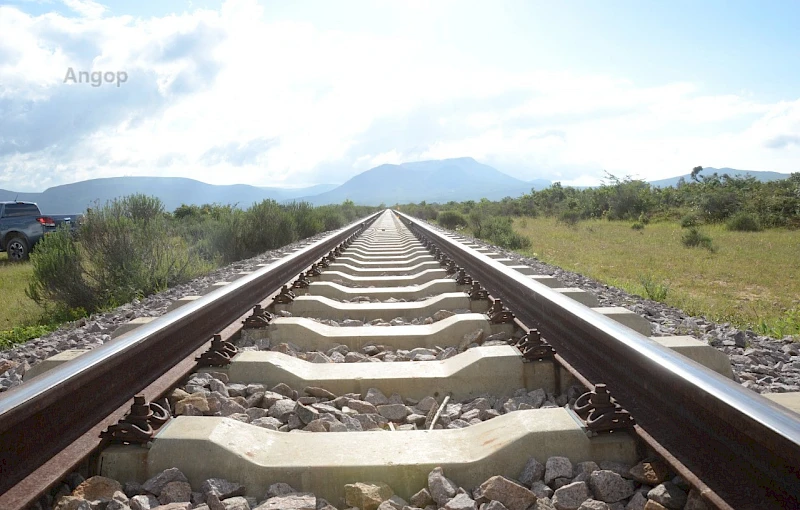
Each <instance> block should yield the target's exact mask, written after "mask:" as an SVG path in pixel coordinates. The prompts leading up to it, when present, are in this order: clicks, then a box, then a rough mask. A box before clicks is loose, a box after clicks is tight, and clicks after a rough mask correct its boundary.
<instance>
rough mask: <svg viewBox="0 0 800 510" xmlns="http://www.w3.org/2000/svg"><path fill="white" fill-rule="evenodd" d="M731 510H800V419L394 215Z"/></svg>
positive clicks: (417, 223) (407, 218)
mask: <svg viewBox="0 0 800 510" xmlns="http://www.w3.org/2000/svg"><path fill="white" fill-rule="evenodd" d="M397 214H398V215H399V216H400V217H401V218H403V219H404V221H405V222H406V224H407V225H409V227H410V228H411V229H412V231H414V232H416V233H418V234H419V235H421V236H422V237H425V238H427V239H428V240H429V241H431V242H432V243H433V244H434V245H435V246H436V247H438V248H439V249H440V250H441V251H442V252H443V253H445V254H446V255H447V256H448V257H450V258H451V259H452V260H454V261H455V262H456V263H457V264H458V265H460V266H461V267H463V268H464V269H465V270H466V271H467V272H468V273H469V274H470V275H471V276H472V277H473V278H474V279H475V280H478V281H479V282H480V283H481V284H482V285H483V287H485V288H486V289H487V290H488V291H489V292H491V294H492V295H494V296H497V297H498V298H500V299H502V301H503V303H504V304H505V305H506V306H507V307H508V308H509V309H510V310H512V311H513V312H514V314H516V315H517V317H519V318H520V320H521V321H522V322H523V323H525V324H527V325H529V326H531V327H536V328H537V329H538V330H539V331H540V332H541V333H542V335H543V337H544V338H545V339H546V340H547V341H548V342H549V343H550V344H551V345H552V346H553V347H554V348H555V350H556V352H557V353H558V355H559V356H561V357H562V358H563V359H565V360H566V361H567V362H568V363H569V364H571V365H572V366H573V367H575V369H577V370H578V371H579V372H580V373H581V374H582V375H583V376H584V378H585V379H586V380H588V381H591V382H592V383H593V384H597V383H600V382H603V383H605V384H606V385H607V386H608V388H609V390H610V391H611V394H612V396H613V397H615V398H616V399H617V400H618V401H619V402H620V403H621V404H622V406H623V407H624V408H625V409H627V410H628V411H629V412H630V413H631V414H632V415H633V417H634V418H635V419H636V422H637V424H638V427H639V428H641V430H644V431H645V432H646V433H647V434H649V435H651V436H652V437H653V438H655V439H656V440H657V441H658V443H659V444H661V445H663V446H664V447H665V448H666V449H667V450H668V451H669V452H670V453H671V454H672V455H673V456H674V457H675V458H676V459H677V460H678V461H679V462H681V463H682V464H684V465H685V466H686V467H688V468H689V470H690V471H691V472H692V473H694V474H696V475H697V476H698V477H699V479H700V480H702V481H703V482H704V483H705V484H707V485H708V487H709V488H710V489H711V490H712V491H713V492H714V493H716V495H718V496H719V497H720V498H722V501H724V502H725V503H727V504H728V505H730V506H731V507H733V508H737V509H748V508H754V509H755V508H758V509H766V508H797V507H800V506H799V505H798V501H800V419H798V415H797V414H795V413H793V412H791V411H789V410H787V409H786V408H784V407H782V406H779V405H777V404H775V403H773V402H771V401H770V400H768V399H766V398H764V397H762V396H761V395H759V394H757V393H754V392H752V391H750V390H747V389H745V388H743V387H742V386H741V385H739V384H737V383H735V382H733V381H731V380H729V379H727V378H725V377H723V376H721V375H719V374H717V373H715V372H713V371H711V370H708V369H706V368H705V367H703V366H701V365H699V364H697V363H695V362H693V361H691V360H689V359H688V358H685V357H683V356H681V355H679V354H677V353H675V352H673V351H671V350H670V349H667V348H665V347H662V346H660V345H659V344H657V343H656V342H654V341H652V340H650V339H649V338H647V337H645V336H643V335H641V334H639V333H637V332H635V331H633V330H632V329H630V328H627V327H625V326H623V325H621V324H619V323H617V322H615V321H613V320H611V319H609V318H607V317H605V316H603V315H601V314H599V313H597V312H595V311H593V310H591V309H590V308H588V307H586V306H584V305H582V304H580V303H578V302H577V301H574V300H572V299H570V298H568V297H565V296H563V295H562V294H560V293H558V292H556V291H553V290H552V289H550V288H548V287H546V286H544V285H542V284H540V283H538V282H535V281H533V280H532V279H530V278H529V277H527V276H525V275H523V274H521V273H519V272H517V271H515V270H513V269H510V268H508V267H506V266H505V265H503V264H501V263H499V262H496V261H494V260H493V259H491V258H490V257H487V256H486V255H483V254H481V253H479V252H477V251H476V250H473V249H471V248H468V247H466V246H465V245H463V244H461V243H459V242H457V241H455V240H453V239H451V238H449V237H448V236H446V235H444V234H442V233H440V232H439V231H437V230H435V229H434V228H432V227H430V226H429V225H427V224H425V223H423V222H421V221H419V220H417V219H414V218H411V217H410V216H408V215H405V214H403V213H399V212H397Z"/></svg>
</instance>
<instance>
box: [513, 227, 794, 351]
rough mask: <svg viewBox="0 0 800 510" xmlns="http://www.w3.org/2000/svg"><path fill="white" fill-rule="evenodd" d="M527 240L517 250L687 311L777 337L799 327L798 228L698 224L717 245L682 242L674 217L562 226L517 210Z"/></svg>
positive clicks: (790, 333) (680, 230)
mask: <svg viewBox="0 0 800 510" xmlns="http://www.w3.org/2000/svg"><path fill="white" fill-rule="evenodd" d="M514 227H515V229H516V230H517V231H518V232H520V233H521V234H523V235H525V236H526V237H528V238H529V239H530V240H531V242H532V246H531V248H529V249H527V250H522V251H521V253H525V254H528V255H531V254H533V255H535V256H536V257H538V258H539V259H540V260H542V261H544V262H547V263H550V264H553V265H557V266H559V267H563V268H565V269H569V270H571V271H575V272H576V273H580V274H584V275H586V276H589V277H591V278H594V279H596V280H598V281H601V282H603V283H606V284H609V285H614V286H617V287H620V288H622V289H624V290H626V291H628V292H631V293H634V294H638V295H641V296H645V297H648V296H651V297H652V298H658V299H657V300H660V301H663V302H665V303H666V304H668V305H670V306H675V307H678V308H681V309H683V310H684V311H686V312H687V313H689V314H691V315H705V316H707V317H708V318H710V319H712V320H715V321H718V322H730V323H732V324H734V325H736V326H737V327H740V328H751V329H753V330H754V331H756V332H758V333H761V334H766V335H770V336H774V337H778V338H780V337H782V336H785V335H798V334H800V278H798V277H796V276H795V275H796V274H797V271H798V267H800V236H798V233H797V232H795V231H789V230H784V229H770V230H765V231H761V232H737V231H731V230H728V229H727V228H725V226H724V225H708V226H704V227H703V228H702V230H703V233H704V234H706V235H708V236H709V237H710V238H711V239H712V240H713V243H714V247H715V251H714V252H711V251H708V250H697V249H691V248H686V247H684V246H683V244H682V242H681V236H682V234H683V233H684V232H685V229H681V226H680V223H679V222H662V223H650V224H649V225H647V228H645V229H643V230H632V229H631V224H630V223H628V222H616V221H604V220H589V221H581V222H579V223H577V224H576V225H574V226H567V225H565V224H564V223H563V222H558V221H557V220H556V219H554V218H517V219H516V220H515V222H514Z"/></svg>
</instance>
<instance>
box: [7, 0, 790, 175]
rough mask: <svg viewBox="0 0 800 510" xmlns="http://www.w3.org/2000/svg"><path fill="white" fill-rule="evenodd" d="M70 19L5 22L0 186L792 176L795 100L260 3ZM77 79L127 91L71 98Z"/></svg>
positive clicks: (100, 90)
mask: <svg viewBox="0 0 800 510" xmlns="http://www.w3.org/2000/svg"><path fill="white" fill-rule="evenodd" d="M65 4H67V5H68V6H69V7H70V8H71V9H72V10H74V11H75V12H77V13H79V14H80V15H81V17H75V18H71V17H64V16H61V15H58V14H54V13H51V14H47V15H42V16H31V15H28V14H25V13H23V12H21V11H20V10H18V9H15V8H12V7H0V32H2V33H4V34H6V35H8V36H7V37H4V38H3V39H2V40H0V113H2V117H0V187H3V188H12V189H31V188H37V189H38V188H41V187H42V186H43V183H47V184H49V185H53V184H58V183H61V182H69V181H73V180H76V179H83V178H90V177H104V176H113V175H176V176H186V177H192V178H196V179H200V180H203V181H206V182H212V183H232V182H245V183H251V184H256V185H295V186H297V185H305V184H314V183H321V182H331V181H334V182H336V181H339V182H340V181H343V180H344V179H346V178H348V177H350V176H352V175H353V174H355V173H356V172H358V171H363V170H364V169H367V168H370V167H372V166H376V165H379V164H383V163H400V162H402V161H413V160H422V159H430V158H444V157H460V156H472V157H475V158H476V159H479V160H481V161H485V162H488V163H490V164H493V165H494V166H496V167H498V168H499V169H501V170H506V171H509V172H510V173H513V174H515V175H516V176H518V177H521V178H525V179H532V178H535V177H545V178H552V179H560V180H564V181H570V180H575V182H586V181H587V179H592V178H601V177H602V176H603V170H608V171H610V172H612V173H615V174H617V175H626V174H631V175H639V176H641V177H646V178H659V177H665V176H669V175H675V174H678V173H684V172H688V171H689V170H690V169H691V168H692V167H693V166H696V165H698V164H700V165H703V166H733V167H739V168H747V169H762V170H778V171H785V172H788V171H796V170H797V167H796V161H798V156H800V153H798V151H800V142H798V140H800V100H798V101H795V102H786V103H777V104H765V103H760V102H757V101H754V100H752V99H751V98H749V97H747V96H745V95H732V94H724V95H715V94H713V93H712V92H710V91H707V90H703V89H701V88H700V87H699V86H698V85H696V84H693V83H684V82H679V83H665V84H662V85H659V86H641V85H638V84H636V83H633V82H631V81H630V80H627V79H625V77H615V76H602V75H590V74H585V73H579V72H552V71H547V70H537V69H528V68H525V67H524V66H522V65H520V68H519V69H514V70H508V69H505V70H503V69H496V68H494V67H493V66H492V65H491V62H473V63H472V64H471V65H464V63H463V62H464V59H463V55H460V54H459V53H458V51H457V49H455V48H454V47H451V46H447V47H443V46H437V45H435V44H434V43H435V41H431V40H429V39H426V38H424V37H418V34H415V33H409V34H408V35H407V36H403V37H400V36H394V35H374V34H367V33H344V32H338V31H329V30H322V29H320V28H319V27H316V26H314V25H312V24H310V23H303V22H296V21H286V20H276V19H273V18H272V17H269V16H267V15H266V14H265V12H264V8H263V7H262V6H261V5H260V4H258V3H257V2H255V1H253V0H229V1H227V2H225V3H224V4H223V6H222V8H221V9H220V10H217V11H214V10H195V11H193V12H190V13H184V14H181V15H170V16H166V17H162V18H147V19H143V18H132V17H129V16H116V17H112V16H107V15H106V11H105V8H104V7H103V6H102V5H100V4H97V3H94V2H90V1H80V0H66V1H65ZM426 5H427V4H426V3H419V4H418V5H417V6H416V8H417V9H423V8H425V6H426ZM70 67H72V68H74V69H75V70H76V71H78V70H84V71H98V70H99V71H113V72H117V71H124V72H126V73H128V76H129V80H128V82H126V83H124V84H122V85H121V86H120V87H118V88H117V87H115V86H113V85H108V84H104V85H102V86H100V87H96V88H95V87H92V86H90V85H87V84H64V83H63V79H64V75H65V72H66V70H67V69H68V68H70ZM21 176H22V177H21Z"/></svg>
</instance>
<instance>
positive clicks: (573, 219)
mask: <svg viewBox="0 0 800 510" xmlns="http://www.w3.org/2000/svg"><path fill="white" fill-rule="evenodd" d="M580 219H581V213H580V212H578V211H574V210H572V209H568V210H566V211H561V213H560V214H559V215H558V222H559V223H563V224H565V225H568V226H570V227H572V226H575V225H577V224H578V221H580Z"/></svg>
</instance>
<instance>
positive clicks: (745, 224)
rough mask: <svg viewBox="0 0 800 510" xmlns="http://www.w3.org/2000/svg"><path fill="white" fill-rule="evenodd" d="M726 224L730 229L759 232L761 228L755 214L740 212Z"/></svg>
mask: <svg viewBox="0 0 800 510" xmlns="http://www.w3.org/2000/svg"><path fill="white" fill-rule="evenodd" d="M725 226H726V227H727V228H728V230H736V231H739V232H758V231H760V230H761V223H760V222H759V221H758V218H756V217H755V216H754V215H752V214H749V213H746V212H740V213H738V214H736V215H734V216H732V217H731V218H730V219H729V220H728V221H727V223H726V224H725Z"/></svg>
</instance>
